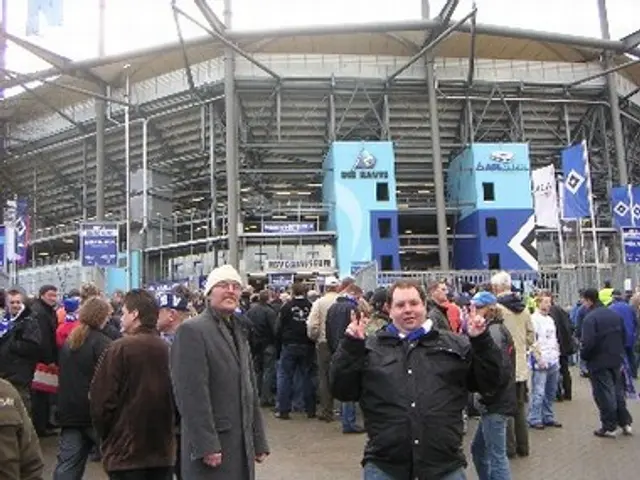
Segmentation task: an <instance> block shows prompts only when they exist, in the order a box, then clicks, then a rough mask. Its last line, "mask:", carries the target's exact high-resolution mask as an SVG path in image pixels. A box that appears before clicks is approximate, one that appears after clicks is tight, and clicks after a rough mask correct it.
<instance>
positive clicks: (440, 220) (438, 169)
mask: <svg viewBox="0 0 640 480" xmlns="http://www.w3.org/2000/svg"><path fill="white" fill-rule="evenodd" d="M422 6H423V9H422V17H423V18H427V17H428V16H429V2H428V1H424V2H423V4H422ZM475 14H476V9H475V8H474V9H473V10H472V12H471V14H469V15H467V16H465V17H464V19H463V22H456V23H459V24H460V25H462V23H464V22H466V21H467V20H468V19H469V18H471V16H473V15H475ZM439 28H442V26H440V27H439ZM452 31H453V30H452V29H451V27H450V26H449V27H448V28H446V29H445V30H444V31H443V32H442V33H441V34H440V35H439V36H438V38H436V39H435V40H434V41H433V42H430V43H435V42H437V41H438V39H440V38H443V37H444V38H446V36H448V35H449V34H450V33H451V32H452ZM434 60H435V59H434V57H433V55H431V54H429V55H427V56H426V57H425V72H426V75H425V76H426V78H425V80H426V83H427V95H428V104H429V125H430V127H431V152H432V160H431V163H432V167H433V183H434V191H435V192H434V193H435V200H436V225H437V231H438V257H439V260H440V268H441V269H442V270H448V269H449V242H448V240H447V215H446V209H447V203H446V198H445V191H444V167H443V162H442V150H441V148H440V147H441V145H440V117H439V115H438V91H437V88H436V76H435V72H434V67H433V63H434Z"/></svg>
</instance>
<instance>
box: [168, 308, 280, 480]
mask: <svg viewBox="0 0 640 480" xmlns="http://www.w3.org/2000/svg"><path fill="white" fill-rule="evenodd" d="M230 325H231V329H230V328H229V327H228V326H227V325H226V324H225V320H223V318H222V316H221V315H219V314H217V313H216V312H214V311H213V310H212V309H211V308H207V309H206V310H205V311H204V312H202V313H201V314H200V315H198V316H197V317H194V318H192V319H190V320H187V321H186V322H185V323H183V324H182V325H181V326H180V328H179V329H178V332H177V334H176V338H175V340H174V343H173V345H172V347H171V375H172V380H173V388H174V391H175V396H176V401H177V404H178V409H179V411H180V414H181V416H182V419H181V432H182V445H181V446H182V458H181V459H182V477H183V478H187V479H189V480H199V479H203V480H204V479H207V480H216V479H220V480H222V479H224V480H231V479H233V480H253V479H254V478H255V463H254V462H255V456H256V455H259V454H262V453H268V452H269V447H268V445H267V440H266V435H265V431H264V424H263V421H262V414H261V412H260V401H259V398H258V392H257V390H256V388H255V385H256V384H255V379H254V375H253V369H252V362H251V354H250V350H249V344H248V341H247V337H246V332H245V331H244V329H243V328H242V326H241V324H240V322H239V321H238V319H237V318H236V317H231V320H230ZM234 337H235V338H234ZM215 452H222V464H221V465H220V466H219V467H217V468H211V467H209V466H207V465H205V463H204V462H203V461H202V458H203V457H204V456H205V455H207V454H210V453H215Z"/></svg>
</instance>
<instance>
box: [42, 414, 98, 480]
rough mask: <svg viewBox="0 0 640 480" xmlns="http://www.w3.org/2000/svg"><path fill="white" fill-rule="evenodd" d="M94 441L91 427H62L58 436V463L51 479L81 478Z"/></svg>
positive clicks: (72, 479)
mask: <svg viewBox="0 0 640 480" xmlns="http://www.w3.org/2000/svg"><path fill="white" fill-rule="evenodd" d="M95 443H96V434H95V431H94V430H93V428H92V427H85V428H68V427H66V428H63V429H62V431H61V432H60V437H59V438H58V464H57V465H56V469H55V471H54V472H53V480H82V478H83V477H84V469H85V466H86V464H87V459H88V458H89V453H90V452H91V448H92V447H93V445H95Z"/></svg>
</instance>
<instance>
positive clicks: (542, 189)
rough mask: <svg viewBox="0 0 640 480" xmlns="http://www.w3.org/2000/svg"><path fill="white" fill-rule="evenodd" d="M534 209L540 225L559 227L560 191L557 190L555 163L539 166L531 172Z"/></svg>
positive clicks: (537, 223) (537, 222)
mask: <svg viewBox="0 0 640 480" xmlns="http://www.w3.org/2000/svg"><path fill="white" fill-rule="evenodd" d="M531 186H532V190H533V209H534V213H535V216H536V225H537V226H538V227H546V228H558V227H559V226H560V217H559V211H558V192H557V190H556V169H555V167H554V166H553V165H547V166H546V167H542V168H537V169H535V170H533V171H532V172H531Z"/></svg>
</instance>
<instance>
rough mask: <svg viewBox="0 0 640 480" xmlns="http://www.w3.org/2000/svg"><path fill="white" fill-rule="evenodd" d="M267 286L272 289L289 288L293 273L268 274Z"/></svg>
mask: <svg viewBox="0 0 640 480" xmlns="http://www.w3.org/2000/svg"><path fill="white" fill-rule="evenodd" d="M268 278H269V285H271V286H272V287H289V286H290V285H292V284H293V281H294V274H293V273H270V274H269V275H268Z"/></svg>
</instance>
